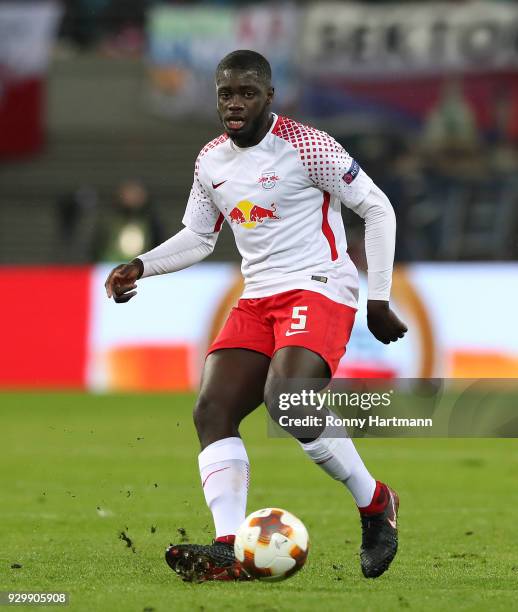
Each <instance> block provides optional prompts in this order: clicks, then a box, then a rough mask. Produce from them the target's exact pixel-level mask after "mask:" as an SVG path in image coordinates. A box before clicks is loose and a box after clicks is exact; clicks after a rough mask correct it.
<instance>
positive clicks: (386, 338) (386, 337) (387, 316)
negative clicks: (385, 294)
mask: <svg viewBox="0 0 518 612" xmlns="http://www.w3.org/2000/svg"><path fill="white" fill-rule="evenodd" d="M367 327H368V328H369V330H370V332H371V334H372V335H373V336H374V337H375V338H376V339H377V340H379V341H380V342H383V344H389V342H396V341H397V340H398V339H399V338H402V337H403V336H404V335H405V333H406V332H407V331H408V327H407V326H406V325H405V324H404V323H403V321H400V320H399V319H398V318H397V317H396V315H395V313H394V312H393V311H392V310H390V308H389V303H388V302H385V301H383V300H368V302H367Z"/></svg>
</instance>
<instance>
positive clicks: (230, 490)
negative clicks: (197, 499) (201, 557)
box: [198, 438, 250, 538]
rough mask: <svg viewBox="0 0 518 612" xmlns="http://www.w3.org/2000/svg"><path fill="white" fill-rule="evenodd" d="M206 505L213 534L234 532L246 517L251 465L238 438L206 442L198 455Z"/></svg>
mask: <svg viewBox="0 0 518 612" xmlns="http://www.w3.org/2000/svg"><path fill="white" fill-rule="evenodd" d="M198 463H199V466H200V477H201V483H202V487H203V493H204V494H205V500H206V502H207V506H208V507H209V508H210V510H211V512H212V516H213V518H214V525H215V527H216V537H217V538H219V537H221V536H227V535H234V534H235V533H236V531H237V529H238V527H239V526H240V525H241V523H242V522H243V521H244V520H245V516H246V498H247V494H248V481H249V474H250V464H249V463H248V456H247V454H246V450H245V446H244V444H243V441H242V440H241V438H224V439H223V440H218V441H217V442H213V443H212V444H209V446H207V447H206V448H205V449H203V450H202V452H201V453H200V454H199V456H198Z"/></svg>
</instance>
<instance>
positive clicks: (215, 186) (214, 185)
mask: <svg viewBox="0 0 518 612" xmlns="http://www.w3.org/2000/svg"><path fill="white" fill-rule="evenodd" d="M227 180H228V179H226V180H224V181H221V183H215V182H214V181H212V189H217V188H218V187H221V185H223V183H226V182H227Z"/></svg>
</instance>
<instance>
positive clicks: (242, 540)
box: [234, 508, 309, 580]
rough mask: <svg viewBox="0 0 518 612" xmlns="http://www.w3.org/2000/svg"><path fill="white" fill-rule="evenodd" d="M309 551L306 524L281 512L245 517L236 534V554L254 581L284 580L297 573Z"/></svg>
mask: <svg viewBox="0 0 518 612" xmlns="http://www.w3.org/2000/svg"><path fill="white" fill-rule="evenodd" d="M308 551H309V536H308V532H307V530H306V528H305V527H304V523H303V522H302V521H301V520H300V519H298V518H297V517H296V516H294V515H293V514H291V513H290V512H286V510H281V509H280V508H263V509H262V510H257V512H253V513H252V514H250V515H249V516H247V517H246V519H245V520H244V522H243V523H242V524H241V526H240V527H239V529H238V530H237V533H236V539H235V542H234V552H235V555H236V558H237V559H238V561H239V562H240V563H241V565H242V566H243V569H244V570H245V571H246V572H248V573H249V574H250V575H251V576H253V577H254V578H261V579H262V580H284V579H285V578H289V577H290V576H293V574H295V573H296V572H298V571H299V570H300V569H301V568H302V566H303V565H304V563H305V562H306V557H307V556H308Z"/></svg>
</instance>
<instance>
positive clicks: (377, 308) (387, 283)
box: [346, 183, 407, 344]
mask: <svg viewBox="0 0 518 612" xmlns="http://www.w3.org/2000/svg"><path fill="white" fill-rule="evenodd" d="M346 205H348V203H347V202H346ZM350 208H351V209H352V210H354V211H355V212H356V213H357V214H359V215H360V216H361V217H363V219H364V220H365V253H366V255H367V284H368V296H367V326H368V328H369V330H370V331H371V333H372V334H373V335H374V337H375V338H377V339H378V340H379V341H380V342H383V343H384V344H389V342H396V341H397V340H398V339H399V338H402V337H403V336H404V335H405V333H406V331H407V326H406V325H405V324H404V323H403V322H402V321H401V320H400V319H399V318H398V317H397V316H396V314H395V313H394V311H393V310H391V308H390V305H389V299H390V289H391V286H392V269H393V263H394V248H395V240H396V215H395V214H394V209H393V208H392V205H391V203H390V201H389V199H388V198H387V196H386V195H385V194H384V193H383V191H382V190H381V189H380V188H379V187H378V186H377V185H375V184H374V183H372V185H371V189H370V190H369V192H368V193H367V195H366V196H365V198H364V199H363V200H362V201H361V203H360V204H357V205H354V206H350Z"/></svg>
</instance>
